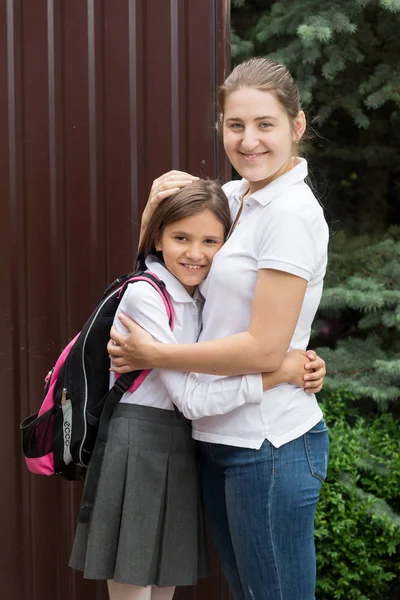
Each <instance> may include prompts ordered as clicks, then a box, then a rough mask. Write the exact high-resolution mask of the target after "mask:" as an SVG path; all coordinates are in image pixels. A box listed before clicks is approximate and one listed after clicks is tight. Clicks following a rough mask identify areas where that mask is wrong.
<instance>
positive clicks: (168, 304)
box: [115, 271, 175, 393]
mask: <svg viewBox="0 0 400 600" xmlns="http://www.w3.org/2000/svg"><path fill="white" fill-rule="evenodd" d="M146 272H147V273H149V275H153V277H155V278H156V279H157V280H158V281H160V278H159V277H158V276H157V275H156V274H155V273H152V272H151V271H146ZM133 281H147V283H150V285H152V286H153V288H154V289H155V290H156V291H157V292H158V293H159V294H160V296H161V299H162V301H163V302H164V306H165V310H166V312H167V317H168V320H171V331H173V330H174V327H175V311H174V307H173V306H172V302H171V298H170V295H169V293H168V290H165V291H166V292H167V294H166V295H167V297H166V298H165V296H164V294H162V293H161V292H160V290H159V289H158V287H157V286H156V284H155V283H154V282H153V281H151V279H147V277H141V276H138V277H131V278H130V279H128V281H126V282H125V283H124V285H123V286H122V287H121V289H120V291H119V295H121V294H122V290H123V289H124V287H125V286H127V285H128V283H132V282H133ZM149 373H150V370H149V369H145V370H143V371H142V372H141V374H140V375H139V377H138V378H137V379H135V381H134V383H133V384H132V385H131V387H130V388H129V390H128V391H129V392H131V393H132V392H135V391H136V390H137V389H138V388H139V387H140V386H141V385H142V383H143V381H144V380H145V379H146V377H147V375H148V374H149ZM118 377H120V374H119V373H117V374H116V376H115V379H118Z"/></svg>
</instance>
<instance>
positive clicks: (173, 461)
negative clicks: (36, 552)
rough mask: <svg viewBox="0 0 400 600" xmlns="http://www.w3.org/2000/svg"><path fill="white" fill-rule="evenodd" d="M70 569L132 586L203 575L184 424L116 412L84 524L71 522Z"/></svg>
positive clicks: (130, 407)
mask: <svg viewBox="0 0 400 600" xmlns="http://www.w3.org/2000/svg"><path fill="white" fill-rule="evenodd" d="M89 469H90V465H89ZM69 565H70V567H72V568H74V569H79V570H80V571H83V573H84V577H86V578H88V579H112V580H114V581H117V582H119V583H128V584H134V585H138V586H147V585H157V586H159V587H167V586H181V585H194V584H196V583H197V580H198V579H199V578H201V577H206V576H207V575H209V558H208V547H207V539H206V534H205V527H204V515H203V509H202V503H201V497H200V489H199V480H198V467H197V458H196V446H195V441H194V440H193V439H192V437H191V424H190V421H188V420H187V419H185V418H184V417H182V418H181V419H178V418H177V416H176V414H175V412H174V411H172V410H162V409H158V408H153V407H148V406H139V405H134V404H126V403H123V404H119V405H118V406H117V408H116V409H115V411H114V414H113V417H112V419H111V422H110V426H109V432H108V440H107V445H106V449H105V454H104V460H103V464H102V468H101V474H100V478H99V482H98V487H97V493H96V499H95V504H94V507H93V510H92V515H91V519H90V522H89V523H87V524H86V523H78V526H77V530H76V535H75V540H74V544H73V548H72V554H71V558H70V562H69Z"/></svg>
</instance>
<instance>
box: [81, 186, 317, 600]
mask: <svg viewBox="0 0 400 600" xmlns="http://www.w3.org/2000/svg"><path fill="white" fill-rule="evenodd" d="M230 226H231V219H230V211H229V206H228V202H227V200H226V196H225V195H224V193H223V191H222V189H221V187H220V186H219V185H218V184H217V183H215V182H212V181H198V182H197V183H194V184H193V185H192V186H191V187H190V188H184V189H183V190H181V191H180V192H178V193H177V194H176V195H175V196H173V197H172V198H170V199H168V200H167V201H166V202H165V203H163V204H162V205H161V206H160V207H159V208H158V209H157V211H156V212H155V213H154V215H153V217H152V218H151V220H150V223H149V225H148V227H147V230H146V233H145V235H144V236H143V239H142V241H141V245H140V249H139V256H138V259H139V262H140V264H141V265H142V267H143V269H148V270H149V271H150V272H152V273H153V274H155V275H156V276H157V277H158V278H159V279H161V280H162V281H163V282H164V284H165V285H166V289H167V291H168V293H169V295H170V298H171V302H172V305H173V308H174V316H175V323H174V328H173V331H171V328H170V325H169V319H168V315H167V312H166V309H165V306H164V303H163V301H162V299H161V297H160V295H159V294H158V292H157V291H156V290H155V289H154V288H153V287H152V286H151V285H150V284H149V283H148V282H145V281H140V282H135V283H132V284H130V285H129V286H128V289H127V290H126V292H125V294H124V296H123V298H122V300H121V303H120V306H119V309H118V311H117V314H116V317H115V326H116V328H117V329H118V330H119V331H121V332H124V331H125V330H124V328H123V327H122V326H121V325H120V324H118V323H119V321H118V318H117V317H118V314H119V313H120V312H122V311H123V312H125V313H126V314H128V315H129V316H130V317H132V318H133V319H134V320H135V321H136V322H137V323H139V325H140V326H141V327H142V328H143V329H144V330H145V331H147V332H149V333H150V334H151V335H152V336H153V337H154V338H155V339H157V340H158V341H159V342H163V343H167V344H177V343H192V342H196V341H197V338H198V335H199V331H200V326H201V320H200V319H201V308H202V296H201V295H200V293H199V292H198V290H197V286H198V284H199V283H201V282H202V281H203V280H204V279H205V277H206V276H207V274H208V272H209V270H210V267H211V263H212V260H213V258H214V255H215V253H216V252H217V250H219V249H220V248H221V246H222V244H223V243H224V240H225V238H226V236H227V234H228V232H229V229H230ZM306 361H307V357H306V356H305V354H304V353H303V354H301V353H299V352H293V353H290V354H289V355H288V357H287V359H286V361H284V363H283V366H282V368H281V369H280V370H278V371H277V372H276V373H272V374H266V375H265V376H264V378H263V385H264V387H265V388H267V387H271V386H273V385H276V384H278V383H282V382H284V381H290V382H291V383H292V384H296V383H297V384H298V385H300V386H301V385H302V376H303V373H304V372H305V369H304V364H305V362H306ZM312 364H315V363H312ZM316 364H318V361H317V363H316ZM260 381H261V380H260V377H259V376H258V375H257V376H256V375H248V376H243V377H242V376H237V377H228V378H222V379H217V380H215V381H212V382H203V381H200V380H199V378H198V377H196V376H195V375H192V374H185V375H183V374H182V373H174V372H172V371H163V370H153V371H151V372H150V373H149V374H148V376H147V377H146V379H145V380H144V381H143V383H142V385H141V386H140V387H139V388H138V389H137V390H136V391H135V392H133V393H130V392H127V393H126V394H125V395H124V396H123V397H122V399H121V402H120V404H119V405H118V407H117V408H116V410H115V411H114V414H113V418H112V421H111V424H110V431H109V439H108V442H107V446H106V450H105V456H104V462H103V465H102V470H101V475H100V479H99V483H98V491H97V495H96V501H95V505H94V509H93V513H92V518H91V521H90V524H89V525H86V524H79V525H78V529H77V534H76V537H75V542H74V547H73V551H72V556H71V559H70V565H71V566H72V567H74V568H77V569H80V570H83V571H84V575H85V577H87V578H92V579H107V580H108V587H109V594H110V598H111V600H145V599H146V600H150V599H151V600H168V599H170V598H172V596H173V593H174V589H175V586H177V585H190V584H195V583H196V582H197V579H198V577H204V576H205V575H207V574H208V558H207V548H206V543H205V534H204V529H203V519H202V511H201V508H200V507H201V503H200V502H199V493H198V479H197V478H198V469H197V466H196V457H195V448H194V444H195V442H194V440H193V439H192V436H191V422H190V421H189V420H188V419H189V418H199V417H206V416H209V415H215V414H224V413H227V412H229V411H231V410H233V409H235V408H236V407H238V406H242V405H244V404H246V403H247V402H248V403H259V402H261V399H262V393H263V391H262V385H261V383H260ZM113 383H114V374H112V377H111V384H113ZM320 383H321V382H320V381H316V384H317V385H320ZM174 404H175V406H177V407H178V408H179V409H180V410H181V411H183V413H184V414H185V415H186V417H187V418H185V417H184V416H182V415H177V413H176V412H175V410H174ZM89 468H90V467H89Z"/></svg>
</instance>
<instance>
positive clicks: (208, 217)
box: [165, 208, 223, 233]
mask: <svg viewBox="0 0 400 600" xmlns="http://www.w3.org/2000/svg"><path fill="white" fill-rule="evenodd" d="M167 228H168V229H170V230H177V229H185V230H189V229H190V230H193V231H196V232H198V233H199V232H200V231H201V230H203V229H210V228H213V229H216V228H218V229H220V228H223V225H222V223H221V221H220V220H219V219H218V218H217V216H216V215H215V214H214V213H213V212H212V211H211V210H209V209H208V208H204V209H203V210H202V211H200V212H198V213H196V214H194V215H190V216H187V217H184V218H182V219H179V220H178V221H174V222H173V223H169V224H168V225H166V227H165V229H167Z"/></svg>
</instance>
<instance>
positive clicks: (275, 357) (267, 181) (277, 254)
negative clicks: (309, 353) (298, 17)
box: [109, 58, 329, 600]
mask: <svg viewBox="0 0 400 600" xmlns="http://www.w3.org/2000/svg"><path fill="white" fill-rule="evenodd" d="M218 103H219V108H220V120H219V128H220V130H221V132H222V137H223V142H224V147H225V150H226V153H227V155H228V157H229V159H230V161H231V163H232V165H233V166H234V168H235V169H236V171H237V172H238V173H239V174H240V175H241V176H242V178H243V179H242V180H240V181H231V182H229V183H227V184H226V185H225V186H224V191H225V193H226V195H227V197H228V201H229V205H230V209H231V215H232V219H233V221H234V225H233V231H232V232H231V234H230V237H229V239H228V241H227V242H226V244H225V245H224V247H223V248H222V249H221V250H220V252H219V253H218V254H217V256H216V257H215V260H214V262H213V265H212V268H211V270H210V273H209V276H208V278H207V281H206V282H205V284H204V285H203V286H202V288H201V290H202V293H203V295H204V296H205V299H206V302H205V306H204V311H203V330H202V332H201V335H200V338H199V343H197V344H179V345H175V346H172V345H161V344H158V343H157V342H155V341H154V340H152V339H151V338H150V336H148V335H146V334H145V333H144V332H143V331H141V330H140V328H138V327H137V326H135V324H134V323H133V322H132V321H130V320H129V319H127V318H124V317H121V320H122V322H123V323H124V324H125V325H126V326H127V327H128V329H129V331H130V333H129V335H126V336H124V335H120V334H118V332H117V331H115V330H113V331H112V338H113V339H114V341H115V342H116V343H118V344H119V346H118V347H114V346H113V345H112V344H111V343H110V344H109V352H110V354H111V355H112V357H113V363H114V368H115V370H116V371H117V372H125V371H128V370H130V369H132V368H138V367H140V368H145V367H146V368H150V367H158V368H164V369H179V370H181V371H195V372H198V373H211V374H216V373H218V374H220V375H234V374H237V373H257V372H259V371H273V370H274V369H276V368H277V367H278V366H279V365H280V364H281V362H282V360H283V358H284V356H285V355H286V353H287V351H288V349H291V348H306V346H307V343H308V341H309V336H310V331H311V324H312V321H313V319H314V316H315V312H316V310H317V307H318V304H319V301H320V298H321V293H322V286H323V278H324V274H325V269H326V264H327V246H328V227H327V225H326V222H325V219H324V216H323V211H322V208H321V207H320V205H319V203H318V201H317V200H316V198H315V197H314V195H313V193H312V191H311V190H310V188H309V187H308V186H307V184H306V182H305V178H306V176H307V163H306V161H305V160H304V159H301V158H299V157H298V152H297V144H298V142H299V141H300V140H301V138H302V137H303V135H304V132H305V129H306V119H305V115H304V112H303V111H302V110H301V107H300V102H299V93H298V89H297V87H296V85H295V83H294V81H293V79H292V77H291V75H290V73H289V72H288V71H287V69H286V68H285V67H283V66H282V65H279V64H277V63H275V62H273V61H271V60H268V59H264V58H258V59H252V60H249V61H246V62H245V63H242V64H241V65H239V66H238V67H236V68H235V69H234V71H233V72H232V73H231V75H230V76H229V77H228V78H227V80H226V81H225V83H224V84H223V85H222V86H221V88H220V90H219V93H218ZM191 180H192V178H191V177H190V176H188V175H187V174H182V173H170V174H167V175H166V176H163V177H161V178H160V179H159V180H158V181H156V182H155V185H154V187H153V190H152V194H151V196H150V202H149V204H148V208H147V210H146V213H145V222H144V225H143V226H144V228H145V226H146V219H147V218H148V215H149V214H150V213H151V210H152V205H154V204H155V203H156V202H158V201H160V200H162V199H163V198H164V197H165V196H167V195H168V193H169V190H170V189H171V188H172V189H174V188H176V187H182V186H183V185H186V184H187V183H188V182H190V181H191ZM189 185H193V183H190V184H189ZM193 436H194V438H195V439H197V440H199V441H200V452H201V461H202V465H201V467H202V468H201V472H202V485H203V495H204V500H205V506H206V513H207V516H208V519H209V522H210V525H211V530H212V533H213V537H214V541H215V544H216V547H217V550H218V553H219V557H220V560H221V563H222V566H223V569H224V572H225V575H226V577H227V579H228V582H229V584H230V587H231V589H232V592H233V595H234V598H235V600H244V599H245V600H313V598H314V593H315V592H314V590H315V576H316V565H315V562H316V561H315V548H314V514H315V508H316V505H317V501H318V497H319V492H320V488H321V484H322V482H323V480H324V479H325V476H326V472H327V462H328V453H329V440H328V432H327V428H326V426H325V423H324V421H323V418H322V412H321V409H320V407H319V406H318V403H317V401H316V398H315V396H314V395H313V394H308V395H307V394H306V393H305V391H304V390H303V389H296V388H294V387H293V386H292V385H290V384H284V385H281V386H278V387H276V388H273V389H271V390H268V391H266V392H265V393H264V396H263V400H262V402H261V403H260V404H255V403H253V404H250V403H247V404H244V405H243V406H240V407H238V408H236V409H234V410H232V411H231V412H229V413H228V414H224V415H217V416H210V417H205V418H201V419H198V420H196V421H194V422H193Z"/></svg>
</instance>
